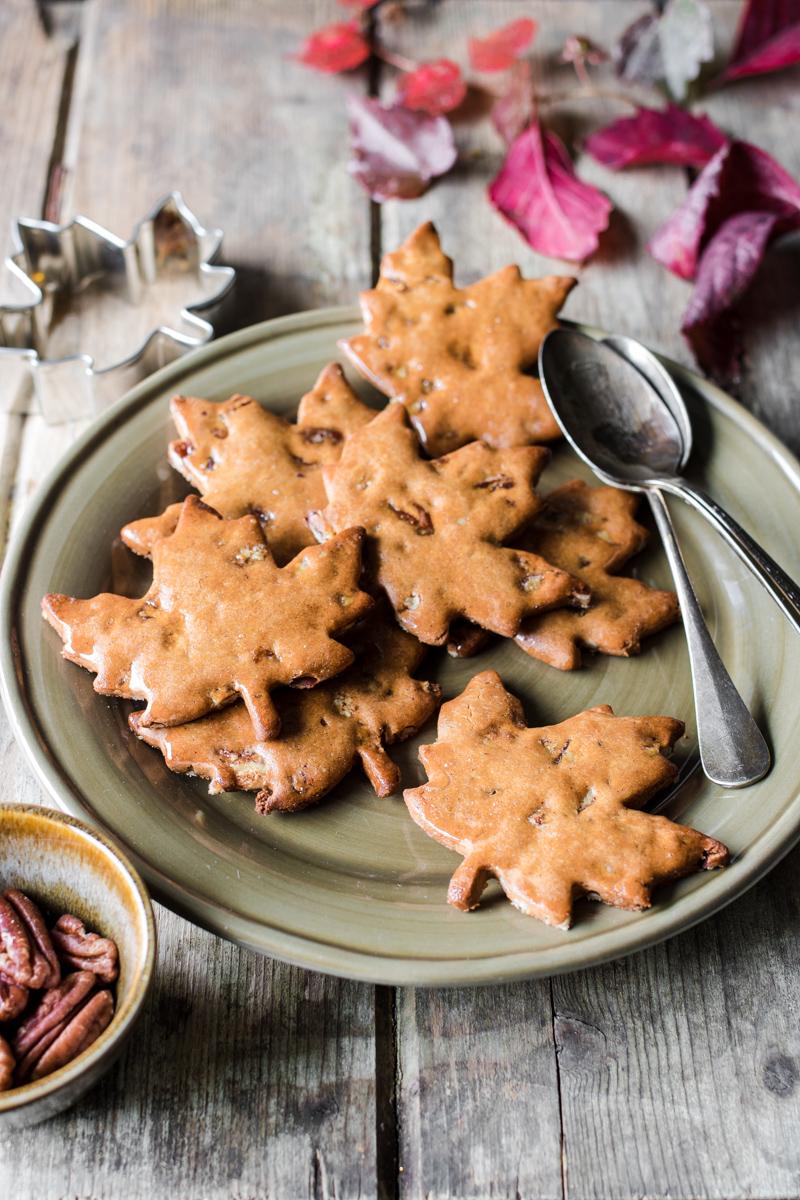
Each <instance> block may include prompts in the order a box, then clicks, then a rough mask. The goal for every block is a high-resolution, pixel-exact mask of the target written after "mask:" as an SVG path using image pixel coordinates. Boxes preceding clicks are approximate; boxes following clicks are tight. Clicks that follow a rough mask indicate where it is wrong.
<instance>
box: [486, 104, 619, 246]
mask: <svg viewBox="0 0 800 1200" xmlns="http://www.w3.org/2000/svg"><path fill="white" fill-rule="evenodd" d="M489 199H490V200H491V202H492V204H493V205H494V206H495V208H496V209H498V211H499V212H501V213H502V214H503V216H504V217H505V218H506V219H507V220H508V221H510V222H511V223H512V224H513V225H516V227H517V229H519V231H520V233H521V234H522V236H523V237H524V238H525V240H526V241H527V242H528V244H529V245H530V246H532V247H533V249H534V250H538V251H539V253H540V254H548V255H550V256H552V257H553V258H566V259H569V260H570V261H573V262H581V261H583V259H585V258H588V257H589V255H590V254H593V253H594V251H595V250H596V249H597V243H598V235H599V234H600V232H601V231H602V230H603V229H605V228H606V226H607V225H608V219H609V214H610V213H611V209H612V205H611V202H610V201H609V200H608V198H607V197H606V196H604V195H603V193H602V192H599V191H598V190H597V188H594V187H592V186H591V184H588V183H584V182H583V180H581V179H578V177H577V176H576V174H575V171H574V168H573V165H572V162H571V160H570V158H569V155H568V154H567V152H566V150H565V149H564V145H563V143H562V142H561V141H559V139H558V138H557V137H556V136H555V134H553V133H550V132H549V131H547V130H544V131H543V130H542V129H541V127H540V125H539V123H538V122H536V121H534V122H533V123H532V124H531V125H529V126H528V128H527V129H526V130H525V131H524V132H523V133H521V134H520V135H519V137H518V138H517V139H516V141H515V142H514V143H513V144H512V145H511V147H510V149H509V151H508V154H507V155H506V159H505V162H504V163H503V165H502V167H501V168H500V171H499V173H498V175H497V176H496V177H495V179H494V180H493V181H492V183H491V184H490V186H489Z"/></svg>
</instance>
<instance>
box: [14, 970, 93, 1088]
mask: <svg viewBox="0 0 800 1200" xmlns="http://www.w3.org/2000/svg"><path fill="white" fill-rule="evenodd" d="M113 1015H114V1000H113V998H112V995H111V992H109V991H108V989H107V988H106V989H104V990H103V991H102V992H96V993H95V995H94V996H92V997H91V999H89V1000H87V1001H86V1003H85V1004H84V1005H83V1007H82V1008H80V1009H79V1010H78V1012H76V1013H75V1015H74V1016H73V1018H72V1020H71V1021H69V1022H68V1023H67V1024H66V1026H65V1027H64V1028H63V1029H62V1030H61V1032H60V1033H59V1035H58V1037H57V1038H55V1040H54V1041H52V1042H51V1043H50V1045H49V1046H47V1047H46V1049H45V1051H44V1053H43V1054H42V1056H41V1058H39V1060H38V1062H37V1063H36V1064H35V1065H34V1066H33V1068H32V1070H31V1072H30V1076H29V1078H30V1079H41V1078H42V1076H43V1075H50V1074H51V1072H53V1071H58V1070H59V1068H60V1067H65V1066H66V1065H67V1063H70V1062H72V1060H73V1058H77V1057H78V1055H79V1054H83V1052H84V1050H88V1049H89V1047H90V1046H91V1044H92V1042H96V1041H97V1039H98V1038H99V1037H100V1034H101V1033H102V1032H103V1031H104V1030H105V1029H107V1028H108V1026H109V1025H110V1023H111V1018H112V1017H113Z"/></svg>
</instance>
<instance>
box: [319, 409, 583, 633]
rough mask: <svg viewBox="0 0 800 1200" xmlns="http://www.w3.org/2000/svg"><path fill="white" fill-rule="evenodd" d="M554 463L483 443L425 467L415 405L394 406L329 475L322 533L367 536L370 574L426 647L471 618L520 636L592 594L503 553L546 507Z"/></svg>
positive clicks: (523, 449) (532, 557)
mask: <svg viewBox="0 0 800 1200" xmlns="http://www.w3.org/2000/svg"><path fill="white" fill-rule="evenodd" d="M548 456H549V452H548V451H547V450H545V449H543V448H541V447H538V446H514V447H509V448H508V449H504V450H497V449H493V448H492V447H490V446H487V445H486V444H485V443H483V442H472V443H471V444H470V445H469V446H464V447H462V448H461V449H460V450H456V451H455V452H454V453H453V454H450V455H447V456H446V457H444V458H435V459H425V458H423V457H422V455H421V454H420V448H419V441H418V438H417V436H416V434H415V433H414V430H413V429H412V428H411V427H410V425H409V423H408V417H407V415H406V412H405V409H404V408H403V407H402V405H399V404H390V405H389V407H388V408H386V409H384V411H383V412H382V413H379V414H378V416H377V417H375V419H374V420H373V421H371V422H370V424H369V425H368V426H366V427H365V428H364V429H362V430H359V432H358V433H356V434H354V435H353V437H352V438H351V439H350V440H349V442H348V443H347V445H346V446H345V448H344V451H343V453H342V457H341V459H340V460H339V463H338V464H337V466H336V467H335V469H326V470H325V472H324V478H325V488H326V491H327V493H328V505H327V507H326V508H325V509H324V510H323V513H322V514H320V517H319V518H312V521H311V523H312V526H313V527H314V529H315V532H316V533H317V535H318V536H320V537H324V536H325V535H326V533H329V532H337V531H339V530H342V529H346V528H347V527H348V526H350V525H353V524H356V525H361V526H363V527H364V528H365V529H366V532H367V535H368V539H367V547H366V555H365V565H366V569H367V574H368V577H369V578H370V579H371V580H372V581H373V582H374V583H377V584H379V585H380V586H381V587H382V588H383V589H384V590H385V592H386V593H387V595H388V596H389V599H390V601H391V603H392V606H393V608H394V610H395V613H396V614H397V618H398V620H399V622H400V624H401V625H402V626H403V628H404V629H407V630H408V631H409V633H413V634H414V636H415V637H418V638H419V640H420V641H421V642H426V643H428V644H429V645H433V646H440V645H443V644H444V643H445V642H446V641H447V638H448V631H449V627H450V622H451V621H454V620H455V619H456V618H459V617H461V618H465V619H467V620H469V621H472V622H474V623H475V624H477V625H481V626H482V627H483V628H484V629H489V630H492V631H493V632H495V633H499V634H501V635H502V636H504V637H513V636H514V635H515V634H516V632H517V630H518V629H519V626H520V624H521V622H522V621H523V620H524V619H525V618H526V617H529V616H532V615H533V614H534V613H536V612H541V611H543V610H544V609H548V608H554V607H556V606H558V605H563V604H568V603H585V602H586V600H587V598H588V596H587V593H586V589H585V586H584V585H583V584H582V583H580V582H579V581H578V580H576V579H574V578H573V577H572V576H571V575H569V574H568V573H567V572H566V571H562V570H560V569H559V568H558V567H554V566H552V565H551V564H550V563H548V562H546V561H545V560H544V559H543V558H541V556H539V555H537V554H530V553H528V552H526V551H523V550H510V549H507V548H505V547H504V546H503V545H502V543H503V542H505V541H508V540H509V539H511V538H512V537H513V536H514V535H515V534H516V533H518V532H519V530H520V529H521V528H522V527H523V526H524V525H525V524H526V523H527V522H528V521H529V520H530V519H531V518H532V517H533V516H535V514H536V512H537V511H538V509H539V505H540V501H539V499H538V497H537V496H536V493H535V492H534V488H533V485H534V484H535V483H536V480H537V478H538V476H539V474H540V472H541V470H542V468H543V466H544V464H545V462H546V461H547V458H548Z"/></svg>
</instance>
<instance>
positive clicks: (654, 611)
mask: <svg viewBox="0 0 800 1200" xmlns="http://www.w3.org/2000/svg"><path fill="white" fill-rule="evenodd" d="M637 503H638V497H636V496H635V495H633V494H632V493H631V492H623V491H620V490H619V489H618V488H611V487H589V486H588V484H585V483H583V482H582V481H581V480H579V479H573V480H572V482H571V483H565V484H564V485H563V486H562V487H559V488H556V489H555V490H554V491H552V492H550V493H549V494H548V495H547V496H545V497H544V504H543V507H542V510H541V512H540V513H539V514H538V516H537V517H536V518H535V520H534V521H533V523H532V524H531V525H530V526H529V527H528V529H527V530H526V531H525V533H524V534H523V537H522V539H521V540H520V542H519V545H520V546H522V547H524V548H525V549H526V550H532V551H534V552H535V553H536V554H541V555H542V557H543V558H546V559H547V561H548V562H551V563H553V564H554V565H555V566H557V567H561V568H562V570H564V571H569V572H570V574H572V575H574V576H575V577H576V578H578V579H582V580H583V582H584V583H585V585H586V587H587V588H588V589H589V590H590V591H591V596H592V598H591V602H590V603H589V604H588V605H587V607H586V608H584V609H581V610H580V611H577V612H576V611H567V610H566V609H564V610H559V611H558V612H550V613H542V614H540V615H537V616H534V617H530V618H529V619H528V620H526V621H524V622H523V624H522V626H521V627H520V630H519V633H518V634H517V635H516V639H515V640H516V643H517V645H518V646H520V647H521V648H522V649H523V650H524V651H525V652H526V654H530V656H531V657H532V658H538V659H540V660H541V661H542V662H546V663H548V664H549V665H550V666H551V667H558V668H559V670H561V671H572V670H574V669H575V668H576V667H579V666H580V665H581V662H582V653H581V652H582V651H583V650H590V651H594V652H595V653H598V654H612V655H617V656H619V657H623V658H628V657H630V656H631V655H633V654H638V653H639V651H640V650H641V648H642V640H643V639H644V638H646V637H650V636H652V635H653V634H655V633H659V632H660V631H661V630H662V629H666V628H667V626H669V625H672V624H674V622H675V621H677V619H678V617H679V615H680V613H679V609H678V599H677V596H676V595H675V593H674V592H669V591H662V590H661V589H659V588H653V587H648V585H647V584H646V583H642V582H641V580H639V579H631V578H629V577H627V576H624V575H618V574H617V572H618V571H620V570H621V569H622V567H623V566H624V565H625V563H626V562H627V561H628V559H629V558H631V557H632V556H633V555H634V554H638V552H639V551H640V550H641V549H642V548H643V547H644V545H645V543H646V542H647V530H646V529H644V528H643V527H642V526H641V525H639V523H638V522H637V521H636V520H635V518H634V512H635V511H636V505H637ZM485 643H486V635H485V634H484V633H483V631H482V630H480V629H476V628H475V626H474V625H473V626H469V627H466V628H461V629H458V630H456V631H454V633H452V634H451V638H450V641H449V642H448V647H447V648H448V651H449V652H450V654H452V655H453V656H454V657H456V658H468V657H469V656H470V655H472V654H475V653H477V651H479V650H481V649H482V648H483V646H484V645H485Z"/></svg>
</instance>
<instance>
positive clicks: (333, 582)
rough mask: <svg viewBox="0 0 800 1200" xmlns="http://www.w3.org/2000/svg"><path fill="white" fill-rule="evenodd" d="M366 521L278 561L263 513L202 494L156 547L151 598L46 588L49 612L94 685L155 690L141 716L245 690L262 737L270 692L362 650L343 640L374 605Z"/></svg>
mask: <svg viewBox="0 0 800 1200" xmlns="http://www.w3.org/2000/svg"><path fill="white" fill-rule="evenodd" d="M362 540H363V531H362V530H360V529H348V530H344V531H343V532H342V533H341V534H340V535H339V536H338V537H337V538H334V539H333V540H331V541H330V542H327V543H326V544H325V545H323V546H311V547H309V548H308V549H306V550H303V551H301V552H300V554H298V555H297V557H296V558H294V559H292V561H291V562H290V563H288V564H287V565H286V566H285V567H278V566H277V565H276V564H275V562H274V560H273V558H272V555H271V553H270V550H269V547H268V546H267V544H266V542H265V541H264V536H263V534H262V532H261V527H260V525H259V523H258V521H257V520H256V518H255V517H252V516H250V517H240V518H239V519H238V520H236V521H223V520H222V518H221V517H220V516H219V514H218V513H216V512H214V510H213V509H211V508H209V507H208V506H207V505H205V504H203V502H202V501H201V500H198V498H197V497H196V496H189V497H188V498H187V499H186V500H185V501H184V503H183V508H182V511H181V515H180V519H179V521H178V526H177V528H176V530H175V532H174V533H173V534H172V535H171V536H170V537H166V538H162V539H161V541H159V542H156V544H155V546H154V547H153V583H152V585H151V587H150V589H149V590H148V591H147V593H146V594H145V595H144V596H143V597H142V598H141V599H128V598H126V597H124V596H117V595H113V594H108V593H106V594H104V595H100V596H94V597H93V598H92V599H90V600H76V599H74V598H73V597H71V596H63V595H58V594H51V595H49V596H45V598H44V600H43V602H42V609H43V614H44V616H45V618H46V619H47V620H48V621H49V622H50V624H51V625H52V626H53V627H54V629H56V630H57V632H58V633H59V635H60V637H61V638H62V640H63V642H64V649H63V654H64V657H65V658H68V659H69V660H70V661H71V662H74V663H77V664H78V665H79V666H81V667H85V668H86V669H87V670H89V671H94V672H96V673H97V677H96V679H95V682H94V687H95V691H98V692H101V693H102V694H103V695H112V696H122V697H126V698H128V699H132V700H146V701H147V707H146V708H145V709H144V711H143V712H142V713H141V714H140V721H141V722H142V724H143V725H179V724H181V723H182V722H183V721H191V720H194V719H195V718H196V717H201V716H203V715H204V714H205V713H207V712H209V711H210V710H211V709H214V708H220V707H222V706H224V705H226V704H229V703H230V702H231V701H232V700H234V699H236V698H237V697H241V698H242V699H243V700H244V702H245V705H246V706H247V711H248V713H249V714H250V718H251V720H252V722H253V726H254V729H255V730H256V733H257V736H258V737H264V738H266V737H274V736H275V734H277V732H278V729H279V728H280V720H279V717H278V714H277V712H276V710H275V707H274V705H273V703H272V699H271V696H270V693H271V691H272V689H273V688H275V687H277V686H278V685H279V684H290V685H292V686H294V687H312V686H313V685H314V684H317V683H319V682H321V681H322V680H324V679H329V678H330V677H331V676H332V675H336V674H338V672H339V671H342V670H344V668H345V667H347V666H349V665H350V663H351V662H352V661H353V653H352V651H351V650H348V649H347V647H345V646H343V645H342V644H341V642H338V641H335V640H334V635H336V634H337V633H341V632H342V631H343V630H345V629H348V628H349V627H350V626H351V625H353V624H354V623H355V622H356V621H358V620H359V618H360V617H361V616H362V615H363V614H364V613H365V612H366V611H367V610H368V609H369V608H371V607H372V600H371V598H370V597H369V596H367V595H366V594H365V593H364V592H362V591H360V590H359V587H358V579H359V575H360V570H361V545H362Z"/></svg>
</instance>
